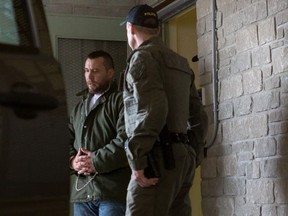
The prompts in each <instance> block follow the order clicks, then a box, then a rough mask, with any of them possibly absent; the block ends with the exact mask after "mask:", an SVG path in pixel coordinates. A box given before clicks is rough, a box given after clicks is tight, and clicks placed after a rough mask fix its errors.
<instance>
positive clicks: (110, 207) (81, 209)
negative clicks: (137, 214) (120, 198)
mask: <svg viewBox="0 0 288 216" xmlns="http://www.w3.org/2000/svg"><path fill="white" fill-rule="evenodd" d="M125 208H126V206H125V204H124V203H119V202H114V201H100V200H96V201H90V202H77V203H74V216H124V215H125Z"/></svg>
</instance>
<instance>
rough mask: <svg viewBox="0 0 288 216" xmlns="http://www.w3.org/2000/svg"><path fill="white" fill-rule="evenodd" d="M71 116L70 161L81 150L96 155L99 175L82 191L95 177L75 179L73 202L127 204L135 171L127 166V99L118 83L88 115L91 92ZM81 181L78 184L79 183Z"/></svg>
mask: <svg viewBox="0 0 288 216" xmlns="http://www.w3.org/2000/svg"><path fill="white" fill-rule="evenodd" d="M82 94H83V99H82V100H81V101H80V102H79V103H78V104H77V105H76V106H75V108H74V109H73V110H72V112H71V115H70V121H69V129H70V133H71V143H70V157H71V156H73V155H76V154H77V151H78V149H79V148H81V147H82V148H84V149H87V150H89V151H92V152H93V155H92V160H93V164H94V166H95V168H96V171H97V172H98V174H97V175H96V176H95V178H94V179H93V180H92V181H91V182H90V183H89V184H87V186H86V187H84V188H83V189H82V190H80V191H76V189H75V185H76V181H78V182H77V188H81V187H83V186H84V185H85V184H86V183H87V182H88V181H89V180H90V179H91V176H89V177H87V176H85V177H84V176H79V177H78V175H77V174H76V173H75V172H74V173H73V172H72V175H71V201H72V202H85V201H90V200H114V201H120V202H123V203H124V202H125V200H126V190H127V185H128V182H129V180H130V175H131V171H130V168H129V166H128V163H127V158H126V154H125V151H124V146H123V143H124V142H125V140H126V139H127V136H126V133H125V125H124V114H123V95H122V93H121V92H118V91H117V86H116V83H114V82H113V83H112V84H111V85H110V87H109V89H108V90H107V91H106V92H105V93H104V94H103V95H102V96H100V98H99V99H98V100H97V101H96V104H95V105H94V108H92V110H91V111H90V112H89V113H88V112H87V107H88V104H89V97H91V96H90V95H89V93H88V91H87V90H86V91H83V92H82ZM77 178H78V180H77Z"/></svg>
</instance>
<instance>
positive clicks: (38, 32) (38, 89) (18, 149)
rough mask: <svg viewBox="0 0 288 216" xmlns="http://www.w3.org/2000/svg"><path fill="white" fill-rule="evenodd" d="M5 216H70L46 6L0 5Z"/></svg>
mask: <svg viewBox="0 0 288 216" xmlns="http://www.w3.org/2000/svg"><path fill="white" fill-rule="evenodd" d="M0 29H1V30H0V68H1V69H0V170H1V178H0V187H1V192H0V214H1V215H21V216H23V215H24V216H25V215H41V216H42V215H44V216H45V215H59V216H60V215H61V216H63V215H68V214H69V200H68V199H69V166H68V158H69V152H68V151H69V150H68V132H67V113H66V112H67V107H66V98H65V91H64V84H63V79H62V73H61V71H60V66H59V64H58V62H57V61H55V59H54V58H53V55H52V49H51V44H50V39H49V32H48V28H47V24H46V18H45V13H44V10H43V5H42V1H38V0H34V1H32V0H31V1H29V0H2V1H1V2H0Z"/></svg>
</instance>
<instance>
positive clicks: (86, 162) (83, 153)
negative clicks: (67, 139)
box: [71, 148, 96, 176]
mask: <svg viewBox="0 0 288 216" xmlns="http://www.w3.org/2000/svg"><path fill="white" fill-rule="evenodd" d="M91 155H92V152H91V151H88V150H85V149H83V148H80V149H79V151H78V152H77V154H76V156H75V157H74V158H73V159H72V160H71V168H72V169H74V170H75V171H76V172H77V173H78V175H85V176H88V175H91V174H93V173H95V172H96V170H95V167H94V165H93V162H92V158H91Z"/></svg>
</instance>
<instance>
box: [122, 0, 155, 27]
mask: <svg viewBox="0 0 288 216" xmlns="http://www.w3.org/2000/svg"><path fill="white" fill-rule="evenodd" d="M126 22H130V23H132V24H134V25H138V26H143V27H146V28H158V26H159V20H158V15H157V12H156V11H155V10H154V9H153V8H152V7H150V6H149V5H147V4H144V5H136V6H134V7H133V8H131V10H130V11H129V13H128V15H127V16H126V19H125V20H124V21H123V22H122V23H120V25H124V24H125V23H126Z"/></svg>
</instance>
